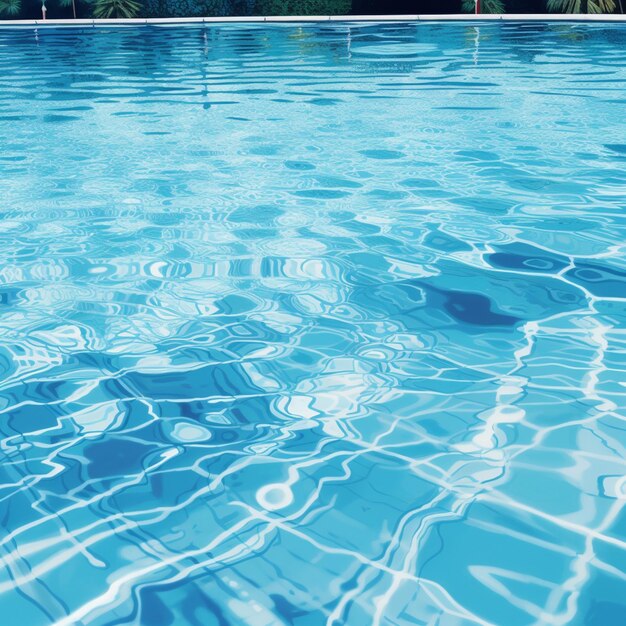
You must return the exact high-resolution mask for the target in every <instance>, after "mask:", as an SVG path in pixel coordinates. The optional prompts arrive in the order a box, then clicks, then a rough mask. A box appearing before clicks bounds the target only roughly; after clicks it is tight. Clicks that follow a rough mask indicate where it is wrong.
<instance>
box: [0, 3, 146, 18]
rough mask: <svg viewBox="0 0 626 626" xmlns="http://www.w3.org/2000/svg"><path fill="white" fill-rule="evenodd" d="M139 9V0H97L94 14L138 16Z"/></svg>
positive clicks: (98, 16)
mask: <svg viewBox="0 0 626 626" xmlns="http://www.w3.org/2000/svg"><path fill="white" fill-rule="evenodd" d="M0 1H2V0H0ZM139 11H141V3H140V2H138V1H137V0H96V2H95V4H94V10H93V16H94V17H97V18H110V17H122V18H129V17H136V16H137V14H138V13H139Z"/></svg>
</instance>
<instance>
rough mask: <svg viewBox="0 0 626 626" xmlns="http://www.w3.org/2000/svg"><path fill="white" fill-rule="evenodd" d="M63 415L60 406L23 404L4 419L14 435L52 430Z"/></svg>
mask: <svg viewBox="0 0 626 626" xmlns="http://www.w3.org/2000/svg"><path fill="white" fill-rule="evenodd" d="M63 415H64V411H63V408H62V406H61V405H60V404H41V405H40V404H23V405H22V406H17V407H15V408H13V409H12V410H11V413H10V414H9V415H8V416H5V417H4V419H5V420H6V422H7V424H8V425H9V427H10V428H12V429H13V431H14V433H15V434H23V433H29V432H32V431H35V430H43V429H46V428H53V427H54V426H56V425H57V424H58V423H59V420H60V419H61V417H63Z"/></svg>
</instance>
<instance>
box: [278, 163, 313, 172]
mask: <svg viewBox="0 0 626 626" xmlns="http://www.w3.org/2000/svg"><path fill="white" fill-rule="evenodd" d="M285 167H286V168H287V169H290V170H296V171H306V170H314V169H315V167H316V166H315V165H314V164H313V163H310V162H309V161H285Z"/></svg>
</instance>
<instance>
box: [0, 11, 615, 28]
mask: <svg viewBox="0 0 626 626" xmlns="http://www.w3.org/2000/svg"><path fill="white" fill-rule="evenodd" d="M500 20H503V21H522V22H530V21H545V22H626V15H617V14H610V15H608V14H607V15H604V14H597V15H574V14H562V15H561V14H553V13H547V14H545V13H507V14H502V15H471V14H467V13H458V14H453V15H273V16H262V15H260V16H252V17H249V16H242V17H152V18H151V17H137V18H132V19H91V18H90V19H60V20H59V19H55V20H52V19H50V20H0V28H4V27H11V28H13V27H15V26H68V27H73V26H125V25H141V24H158V25H165V26H166V25H168V24H198V23H200V24H202V23H212V24H214V23H236V22H252V23H256V22H327V21H333V22H410V21H416V22H440V21H441V22H443V21H448V22H453V21H463V22H469V21H477V22H484V21H500Z"/></svg>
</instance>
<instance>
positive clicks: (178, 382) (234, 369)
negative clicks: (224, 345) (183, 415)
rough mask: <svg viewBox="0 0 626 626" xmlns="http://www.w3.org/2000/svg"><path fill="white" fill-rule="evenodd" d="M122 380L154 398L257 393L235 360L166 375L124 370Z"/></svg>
mask: <svg viewBox="0 0 626 626" xmlns="http://www.w3.org/2000/svg"><path fill="white" fill-rule="evenodd" d="M122 380H123V381H124V384H126V385H128V387H130V388H131V389H134V390H136V391H138V392H139V393H140V394H141V396H143V397H147V398H157V399H158V398H162V399H168V398H169V399H173V400H177V399H191V398H211V397H214V396H238V395H245V394H256V393H259V392H260V389H259V388H258V387H256V386H255V385H253V384H252V382H251V381H250V379H249V377H248V376H247V375H246V374H245V372H244V371H243V369H242V368H241V366H240V365H239V364H237V363H216V364H211V365H206V366H205V367H201V368H198V369H195V370H190V371H183V372H172V373H167V374H146V373H139V372H127V373H126V374H125V375H124V377H123V379H122Z"/></svg>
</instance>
